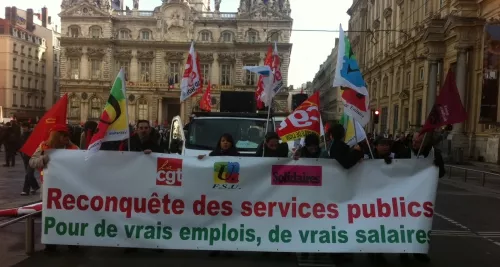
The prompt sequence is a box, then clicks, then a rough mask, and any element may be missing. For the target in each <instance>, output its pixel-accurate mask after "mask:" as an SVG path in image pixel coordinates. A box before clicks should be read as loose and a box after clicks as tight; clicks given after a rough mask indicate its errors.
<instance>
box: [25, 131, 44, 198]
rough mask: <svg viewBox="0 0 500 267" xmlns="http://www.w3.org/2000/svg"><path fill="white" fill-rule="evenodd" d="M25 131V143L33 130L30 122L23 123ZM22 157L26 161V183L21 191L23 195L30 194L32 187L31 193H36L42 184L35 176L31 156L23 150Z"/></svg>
mask: <svg viewBox="0 0 500 267" xmlns="http://www.w3.org/2000/svg"><path fill="white" fill-rule="evenodd" d="M22 129H23V133H22V134H21V143H22V145H24V143H26V141H27V140H28V138H29V137H30V135H31V130H30V129H29V124H27V123H24V124H23V125H22ZM21 158H22V159H23V163H24V171H25V175H24V185H23V191H22V192H21V196H28V195H29V194H30V189H31V193H32V194H35V193H36V191H37V190H38V189H40V185H39V184H38V182H37V181H36V178H35V169H33V168H31V166H30V164H29V162H30V158H31V157H30V156H28V155H26V154H24V153H22V152H21Z"/></svg>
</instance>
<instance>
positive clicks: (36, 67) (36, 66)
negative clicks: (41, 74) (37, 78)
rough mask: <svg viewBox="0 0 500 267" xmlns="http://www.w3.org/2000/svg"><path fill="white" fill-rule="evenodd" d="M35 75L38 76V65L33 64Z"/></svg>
mask: <svg viewBox="0 0 500 267" xmlns="http://www.w3.org/2000/svg"><path fill="white" fill-rule="evenodd" d="M35 74H38V63H35Z"/></svg>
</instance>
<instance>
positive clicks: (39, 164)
mask: <svg viewBox="0 0 500 267" xmlns="http://www.w3.org/2000/svg"><path fill="white" fill-rule="evenodd" d="M50 149H72V150H78V149H79V148H78V146H76V145H74V144H73V143H71V140H70V138H69V129H68V126H66V125H64V124H56V125H54V126H52V128H51V129H50V132H49V138H48V139H47V140H46V141H43V142H42V143H41V144H40V146H38V148H37V149H36V151H35V153H33V155H32V156H31V158H30V161H29V164H30V167H31V168H33V169H39V170H40V182H41V184H42V185H43V169H44V168H46V167H47V163H48V162H49V155H47V154H46V153H45V151H47V150H50ZM40 196H42V194H40ZM69 248H70V249H71V250H75V249H77V248H78V246H69ZM55 250H56V245H45V251H46V252H54V251H55Z"/></svg>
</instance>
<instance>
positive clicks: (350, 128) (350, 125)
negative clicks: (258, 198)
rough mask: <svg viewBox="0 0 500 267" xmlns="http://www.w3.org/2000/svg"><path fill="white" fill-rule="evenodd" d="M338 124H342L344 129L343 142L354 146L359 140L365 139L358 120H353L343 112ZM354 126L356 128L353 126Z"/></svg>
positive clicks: (363, 130) (364, 133)
mask: <svg viewBox="0 0 500 267" xmlns="http://www.w3.org/2000/svg"><path fill="white" fill-rule="evenodd" d="M340 124H342V125H344V129H345V139H344V140H345V143H346V144H347V145H349V146H355V145H357V144H358V143H359V142H361V141H363V140H365V139H366V132H365V129H363V126H361V124H359V122H357V121H355V120H353V118H352V117H349V116H347V115H346V114H345V113H344V114H343V115H342V118H341V119H340ZM354 127H356V128H354Z"/></svg>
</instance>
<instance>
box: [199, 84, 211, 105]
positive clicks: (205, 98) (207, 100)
mask: <svg viewBox="0 0 500 267" xmlns="http://www.w3.org/2000/svg"><path fill="white" fill-rule="evenodd" d="M210 87H211V86H210V81H209V82H208V87H207V90H205V93H204V94H203V97H202V98H201V100H200V109H201V110H203V111H207V112H210V111H212V104H211V103H212V94H211V93H210V91H211V88H210Z"/></svg>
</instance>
